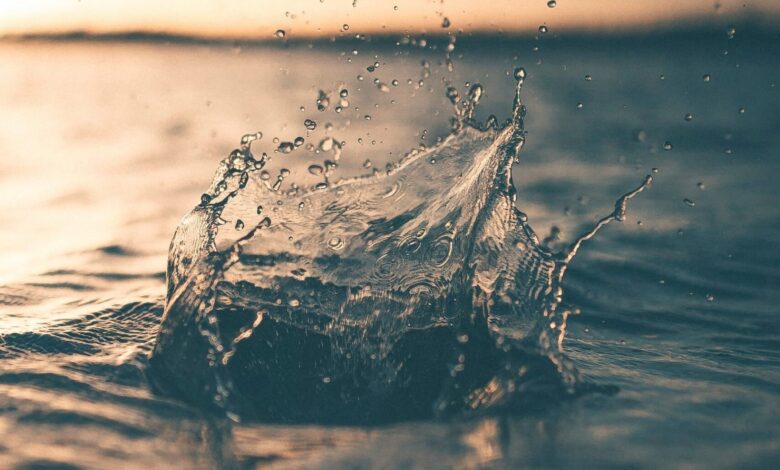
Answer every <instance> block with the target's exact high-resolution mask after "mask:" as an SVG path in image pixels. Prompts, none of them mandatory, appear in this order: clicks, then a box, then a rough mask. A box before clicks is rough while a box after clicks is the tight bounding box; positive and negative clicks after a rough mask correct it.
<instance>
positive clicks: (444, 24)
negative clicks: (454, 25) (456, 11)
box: [441, 17, 450, 28]
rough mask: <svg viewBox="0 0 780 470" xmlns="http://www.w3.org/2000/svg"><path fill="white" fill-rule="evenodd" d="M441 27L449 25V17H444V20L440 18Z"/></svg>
mask: <svg viewBox="0 0 780 470" xmlns="http://www.w3.org/2000/svg"><path fill="white" fill-rule="evenodd" d="M441 27H442V28H449V27H450V19H449V18H446V17H445V18H444V20H442V22H441Z"/></svg>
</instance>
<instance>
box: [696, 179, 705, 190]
mask: <svg viewBox="0 0 780 470" xmlns="http://www.w3.org/2000/svg"><path fill="white" fill-rule="evenodd" d="M696 187H697V188H699V189H701V190H702V191H704V189H705V188H706V186H705V185H704V183H702V182H701V181H699V182H698V183H696Z"/></svg>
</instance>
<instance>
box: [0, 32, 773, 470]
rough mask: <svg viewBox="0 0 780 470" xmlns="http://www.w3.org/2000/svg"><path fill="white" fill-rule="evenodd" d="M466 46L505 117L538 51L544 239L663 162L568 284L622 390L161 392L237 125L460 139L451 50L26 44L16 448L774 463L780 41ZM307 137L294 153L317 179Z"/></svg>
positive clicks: (19, 54) (13, 236)
mask: <svg viewBox="0 0 780 470" xmlns="http://www.w3.org/2000/svg"><path fill="white" fill-rule="evenodd" d="M461 42H463V44H460V43H459V45H458V49H457V50H458V51H460V52H461V53H462V54H463V57H462V58H458V60H457V61H456V62H455V70H454V72H453V75H452V76H451V81H452V83H453V84H455V85H456V86H457V87H458V88H459V89H461V90H464V87H463V85H464V84H465V82H466V81H470V82H473V81H479V82H480V83H481V84H482V85H483V86H484V88H485V90H486V92H485V94H484V96H483V97H482V101H481V109H480V110H478V111H477V118H478V119H479V120H481V121H484V120H485V119H486V117H487V116H488V115H489V114H491V113H492V114H496V115H498V116H508V115H509V113H510V111H511V103H510V102H508V100H507V99H506V96H507V95H511V89H512V87H513V85H514V78H513V77H512V71H513V70H514V68H515V67H516V66H517V65H519V64H520V63H522V64H525V65H526V67H527V69H528V74H529V86H528V87H526V89H525V90H524V94H525V102H526V105H527V106H528V108H529V110H530V112H529V117H528V121H527V123H526V125H527V128H528V130H529V139H528V143H527V145H526V146H525V147H524V150H523V155H524V156H523V160H522V163H521V165H519V166H518V167H517V168H516V169H515V170H514V174H513V177H514V181H515V184H516V185H517V187H518V205H519V206H521V207H522V209H523V211H524V212H525V213H527V214H528V216H529V219H530V221H531V223H532V225H533V227H534V229H535V230H536V231H537V233H539V234H540V235H543V234H547V233H549V231H550V230H549V227H550V226H551V225H555V226H557V227H558V228H559V229H560V231H561V234H560V242H554V241H553V242H552V243H553V245H555V244H556V243H560V244H565V243H566V242H567V241H571V240H572V238H574V234H578V233H581V232H582V231H583V228H585V227H589V226H591V225H592V223H593V222H594V220H595V219H596V218H597V217H598V216H600V215H603V214H604V213H608V212H609V211H610V210H611V207H612V205H613V203H614V200H615V198H616V197H617V196H619V195H620V194H622V193H623V192H624V190H625V188H628V187H632V186H634V185H635V184H636V182H637V181H638V180H640V179H641V178H642V177H643V176H644V175H645V174H648V173H652V168H658V169H659V171H658V173H657V174H655V176H656V179H655V182H654V188H653V191H650V192H648V193H645V194H643V195H642V198H637V199H636V200H635V201H634V203H632V207H631V211H630V212H629V214H628V216H627V219H626V221H625V222H624V223H623V224H622V225H619V226H617V227H611V228H610V230H608V231H606V232H605V233H603V234H601V235H600V236H599V237H598V238H597V239H596V240H593V241H591V242H589V244H588V245H587V249H585V250H583V252H582V253H581V256H578V258H577V259H575V260H574V261H573V262H572V266H571V268H570V269H569V272H568V274H567V276H568V277H567V280H566V283H565V286H564V287H565V292H566V297H565V299H564V302H565V303H566V304H571V305H573V306H575V307H576V308H579V309H580V310H581V311H582V313H581V314H580V315H578V316H574V317H572V318H570V319H569V323H568V332H567V340H566V343H565V345H564V346H565V350H566V352H567V355H569V356H570V357H571V358H572V359H573V360H574V362H575V363H576V364H577V366H578V369H579V370H580V371H581V372H582V373H583V374H584V375H586V376H587V377H589V378H590V379H592V380H595V381H597V382H599V383H604V384H612V385H617V386H619V387H620V392H619V393H618V394H617V395H615V396H608V397H607V396H599V395H594V396H590V397H586V398H584V399H582V400H579V401H575V402H573V403H569V404H565V405H562V406H561V407H559V408H558V409H555V410H552V411H549V412H546V413H543V414H541V415H533V416H526V417H515V418H512V417H497V418H485V419H475V420H473V421H462V422H461V421H458V420H455V421H454V422H445V423H437V422H412V423H402V424H395V425H390V426H383V427H365V428H363V427H357V428H336V427H321V426H303V427H289V426H279V425H277V426H268V425H256V424H255V425H253V424H228V423H226V422H225V421H224V420H223V419H222V418H219V417H217V416H215V415H212V414H208V413H205V412H203V411H202V410H200V411H199V410H195V409H192V408H190V407H188V406H186V405H184V404H182V403H180V402H178V401H176V400H172V399H167V398H164V397H160V396H157V395H155V394H153V393H152V392H151V391H150V387H149V385H148V379H147V376H146V370H147V359H146V357H147V354H148V353H149V351H150V350H151V348H152V341H153V338H154V334H155V333H156V330H155V329H156V326H157V325H158V324H159V322H160V317H161V314H162V309H163V301H164V292H165V283H164V276H163V269H164V268H163V267H164V266H165V260H166V250H167V248H168V242H169V240H170V235H171V233H172V232H173V230H174V228H175V227H176V225H177V223H178V221H179V217H180V216H181V214H183V213H185V212H186V211H187V210H189V209H190V208H191V207H192V205H193V204H194V203H197V201H198V198H199V196H200V194H201V192H202V188H204V187H207V186H208V183H209V180H208V178H209V176H210V174H211V173H212V170H213V168H214V166H215V164H216V162H217V161H219V160H220V159H221V158H222V156H223V155H224V154H225V153H226V151H227V150H229V149H230V148H232V147H233V145H234V144H235V141H236V137H238V136H240V135H241V134H242V133H244V132H253V131H255V130H262V131H263V134H264V137H263V141H264V142H269V143H272V142H273V139H274V138H275V137H278V138H279V139H280V140H279V143H281V142H283V141H292V140H293V139H295V137H297V136H304V137H305V133H306V131H307V129H306V127H305V125H304V121H305V120H306V119H312V120H313V121H315V122H316V123H317V128H316V130H317V131H320V132H325V131H326V129H327V123H328V122H331V124H333V128H332V130H331V131H330V133H331V135H333V136H336V137H337V138H338V139H340V140H344V141H346V142H347V144H346V146H344V149H343V153H342V156H341V159H340V161H339V168H338V171H339V172H340V173H341V172H343V173H341V174H344V175H345V176H346V175H356V174H365V173H368V172H370V171H371V169H372V168H379V169H384V166H385V164H387V163H388V162H393V161H397V160H398V158H399V157H400V155H401V154H402V153H403V152H405V151H406V150H408V149H409V148H411V147H413V146H415V145H416V144H418V143H419V142H420V141H423V142H425V143H426V144H427V145H428V146H431V145H433V144H434V143H435V139H436V137H437V136H441V135H444V134H445V133H446V131H447V128H448V123H447V119H446V118H447V116H449V114H450V111H449V109H450V103H449V101H448V100H447V98H446V97H445V96H444V95H443V94H442V93H441V91H442V87H443V86H442V84H441V77H442V76H443V74H445V71H446V64H441V65H439V63H438V61H439V60H440V58H441V54H440V51H431V50H421V49H419V48H416V49H412V48H411V47H410V48H408V50H407V49H404V50H403V51H404V52H403V53H402V54H399V55H394V54H393V52H394V51H395V49H394V48H393V47H392V46H387V47H386V46H383V45H381V44H375V45H365V44H362V45H359V47H357V49H359V54H358V55H353V54H352V52H351V49H352V46H351V45H350V46H345V47H342V46H341V45H338V44H337V45H331V46H328V47H324V46H323V47H320V46H319V45H315V47H314V48H312V49H309V48H306V47H301V48H296V47H290V48H287V49H284V48H279V49H264V48H243V49H241V50H238V49H234V48H228V47H222V46H214V47H208V46H170V45H143V44H136V45H122V44H87V43H76V44H41V43H39V44H4V45H2V46H0V56H2V61H3V63H4V64H6V66H4V67H3V68H2V70H1V71H0V84H2V87H0V122H2V123H3V125H2V127H0V155H3V157H2V158H0V181H1V182H2V183H1V184H0V195H2V196H3V197H2V198H0V214H2V215H0V217H2V218H3V219H2V221H3V226H4V227H6V230H3V231H0V249H2V252H3V253H4V256H3V257H2V259H1V260H0V279H1V282H2V286H0V303H2V306H3V313H2V317H0V318H1V320H0V322H2V323H1V327H2V333H3V336H2V344H0V358H1V359H0V370H1V371H2V375H0V397H2V399H0V401H1V402H2V403H3V407H2V408H3V411H2V413H0V433H2V434H3V441H2V442H3V444H2V448H0V466H5V467H12V466H13V465H16V464H20V463H23V462H24V463H28V464H30V465H32V463H35V462H38V463H42V462H44V461H46V462H68V463H71V464H74V465H78V466H82V467H87V468H94V467H100V466H108V465H111V464H112V463H115V464H117V465H120V464H121V465H122V466H124V467H129V468H141V467H147V468H149V467H152V468H153V467H155V466H159V465H161V462H168V463H176V464H179V465H189V466H194V467H197V466H214V465H217V463H218V462H219V463H221V464H225V465H226V464H227V463H230V462H243V463H246V464H248V465H250V466H252V465H256V466H261V465H272V466H273V465H277V466H280V467H284V466H290V465H299V466H313V467H317V466H320V467H328V466H334V465H335V466H346V465H350V464H352V465H354V466H358V467H360V466H363V467H367V466H380V467H381V466H386V467H399V466H400V467H404V466H411V467H419V468H431V467H444V466H457V465H462V466H464V467H468V466H472V467H473V466H479V465H493V466H499V467H500V466H506V467H518V466H532V467H533V466H536V467H571V466H642V467H651V466H653V463H657V462H658V455H659V450H660V449H663V454H664V456H665V459H667V461H668V462H670V465H681V466H682V465H686V466H691V467H699V468H710V467H712V466H730V465H731V466H733V465H737V464H740V465H745V466H761V465H765V464H766V463H767V462H768V461H769V459H770V458H771V456H772V455H773V454H775V453H776V452H777V448H778V445H780V444H779V443H778V441H777V437H776V435H775V433H774V432H773V430H774V429H775V428H776V424H777V422H776V416H778V414H779V413H778V412H779V411H780V410H779V409H778V408H779V406H778V395H779V394H780V373H779V372H778V364H779V363H780V357H778V353H777V351H778V350H780V348H779V347H778V346H780V338H778V336H777V331H780V329H778V326H780V325H778V320H777V307H776V306H777V305H778V300H780V299H778V295H777V291H776V289H775V288H774V286H776V285H777V283H778V281H779V280H780V273H778V270H777V265H778V261H780V259H778V258H779V256H778V253H780V250H778V248H779V247H778V242H777V240H778V235H780V234H779V233H778V232H780V226H779V225H778V224H777V220H778V217H777V210H776V208H775V207H773V205H772V204H768V203H767V201H772V200H774V199H776V198H777V196H778V194H777V187H776V184H775V182H774V175H776V174H777V168H776V165H777V162H776V161H775V160H774V159H773V158H772V156H773V155H775V154H777V153H778V151H779V150H780V142H778V140H777V135H776V132H774V131H773V130H774V129H776V128H777V127H778V122H777V116H776V113H775V112H774V109H775V108H776V107H777V105H778V102H779V101H780V100H778V95H777V93H778V92H777V87H776V85H775V77H776V76H777V72H778V70H777V69H778V65H777V63H776V61H773V60H771V57H774V56H776V53H777V50H776V41H772V40H768V39H767V37H765V36H761V35H757V36H754V37H751V36H750V35H749V34H747V33H745V34H743V35H741V36H740V35H737V36H735V38H734V39H728V37H726V35H717V36H713V37H708V36H701V37H699V36H696V37H693V38H691V37H689V38H686V37H684V36H683V37H681V38H678V39H674V38H671V39H669V38H667V39H659V40H658V41H657V42H653V41H635V40H632V39H630V38H627V39H620V40H618V39H614V40H613V41H609V42H607V41H596V40H581V41H577V42H568V41H565V40H559V41H554V40H542V43H541V44H538V42H536V41H528V42H525V41H518V42H500V43H491V44H479V43H473V44H466V42H465V41H461ZM535 46H540V50H539V51H538V52H536V51H534V47H535ZM724 50H728V52H729V53H728V54H726V55H724V54H723V52H724ZM670 51H673V52H670ZM407 52H408V54H407ZM374 54H378V55H380V62H381V64H380V67H379V68H378V69H377V70H375V71H374V72H368V71H367V70H366V67H368V66H369V65H371V64H373V63H374V62H375V61H376V59H374V57H373V55H374ZM515 56H517V59H516V60H515V59H514V57H515ZM347 58H351V60H352V61H351V62H347ZM539 59H540V60H541V63H537V62H538V61H539ZM422 60H427V61H428V62H429V64H430V65H429V67H428V69H429V73H430V76H429V77H425V74H426V70H425V69H426V67H423V66H422V65H421V61H422ZM528 64H530V65H528ZM737 65H739V67H737ZM705 74H709V75H710V76H711V79H710V80H709V81H704V80H703V79H702V77H703V76H704V75H705ZM358 75H361V76H363V80H359V79H358V78H357V76H358ZM586 75H587V76H590V79H586V78H585V77H586ZM661 76H663V79H662V78H661ZM374 78H379V79H380V81H381V82H382V83H385V84H389V87H388V88H389V92H387V93H386V92H384V91H382V89H381V87H377V85H376V84H374V83H373V79H374ZM393 80H398V85H397V86H394V85H393ZM420 80H422V81H423V85H422V86H420V85H419V82H420ZM313 84H316V86H312V85H313ZM341 88H346V89H348V90H349V94H348V98H347V99H348V101H349V102H350V104H349V107H348V108H345V109H347V111H344V110H342V113H340V114H338V115H337V114H336V112H335V110H334V106H333V104H331V107H330V108H329V110H328V111H323V112H320V111H317V103H316V100H317V98H318V94H319V90H320V89H322V90H323V91H325V92H326V93H328V94H330V96H331V97H333V98H334V101H336V98H335V96H334V92H337V91H338V90H340V89H341ZM463 92H465V91H463ZM463 92H462V93H463ZM578 103H582V107H578V106H577V104H578ZM375 105H378V106H377V107H375ZM301 107H303V108H304V110H303V111H301ZM355 107H357V108H359V109H358V110H355V109H354V108H355ZM740 109H744V112H741V111H740ZM686 114H691V115H693V119H692V120H686V118H685V116H686ZM365 115H370V116H371V120H366V119H365ZM347 120H349V125H347V124H346V121H347ZM667 141H668V142H670V143H671V144H673V145H672V148H671V150H664V144H665V143H666V142H667ZM307 143H308V142H307ZM315 143H319V142H315ZM304 145H306V144H304ZM296 152H297V151H296ZM296 152H293V153H291V154H290V155H287V157H290V158H288V159H286V160H285V161H284V162H285V165H286V167H287V168H288V169H289V170H290V171H291V173H292V174H293V175H296V177H304V176H305V177H311V178H313V179H316V178H317V176H316V175H311V174H310V173H308V166H309V165H311V164H312V163H316V162H313V161H309V160H308V159H306V158H296ZM367 159H368V160H370V163H371V166H370V167H369V168H365V167H364V166H363V165H364V163H365V161H366V160H367ZM274 164H276V162H274ZM275 168H276V170H278V169H279V167H275ZM276 174H277V173H276V172H274V173H272V176H273V177H275V176H276ZM698 183H702V184H701V185H699V184H698ZM686 198H687V199H689V200H692V201H694V202H695V205H694V206H693V207H691V206H690V205H688V204H686V203H685V202H683V200H684V199H686ZM640 221H641V224H639V222H640ZM52 423H56V430H55V429H53V428H52Z"/></svg>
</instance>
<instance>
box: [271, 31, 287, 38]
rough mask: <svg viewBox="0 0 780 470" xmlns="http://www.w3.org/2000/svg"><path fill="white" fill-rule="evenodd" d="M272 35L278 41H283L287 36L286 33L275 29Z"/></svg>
mask: <svg viewBox="0 0 780 470" xmlns="http://www.w3.org/2000/svg"><path fill="white" fill-rule="evenodd" d="M274 35H275V36H276V37H277V38H279V39H283V38H284V37H285V36H286V35H287V33H285V32H284V30H283V29H277V30H276V33H274Z"/></svg>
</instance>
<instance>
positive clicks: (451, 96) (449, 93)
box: [446, 87, 459, 104]
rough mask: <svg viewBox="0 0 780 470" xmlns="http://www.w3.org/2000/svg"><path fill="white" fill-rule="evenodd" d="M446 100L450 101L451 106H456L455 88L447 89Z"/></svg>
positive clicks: (456, 93) (456, 95)
mask: <svg viewBox="0 0 780 470" xmlns="http://www.w3.org/2000/svg"><path fill="white" fill-rule="evenodd" d="M446 95H447V99H449V100H450V103H452V104H458V98H459V95H458V90H457V89H456V88H455V87H447V93H446Z"/></svg>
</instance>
